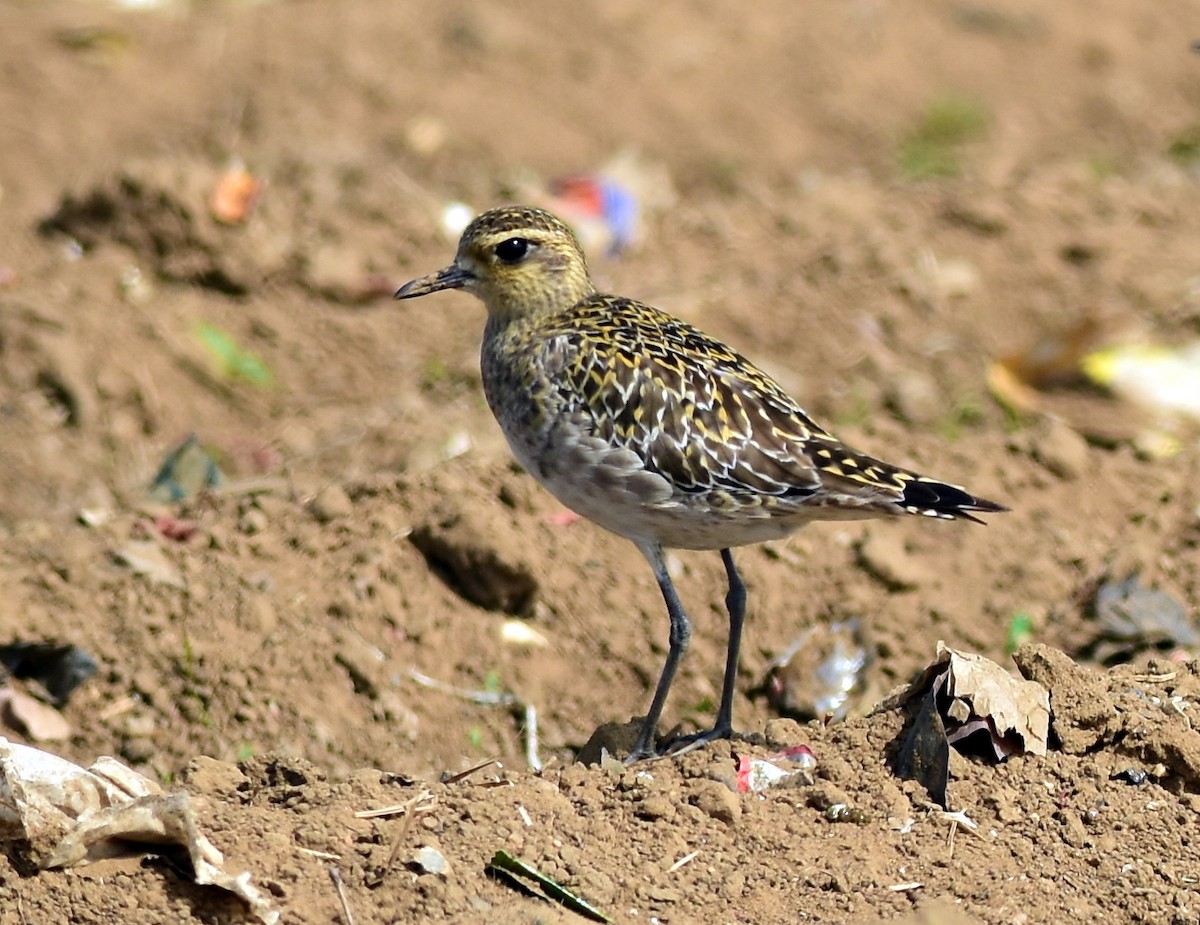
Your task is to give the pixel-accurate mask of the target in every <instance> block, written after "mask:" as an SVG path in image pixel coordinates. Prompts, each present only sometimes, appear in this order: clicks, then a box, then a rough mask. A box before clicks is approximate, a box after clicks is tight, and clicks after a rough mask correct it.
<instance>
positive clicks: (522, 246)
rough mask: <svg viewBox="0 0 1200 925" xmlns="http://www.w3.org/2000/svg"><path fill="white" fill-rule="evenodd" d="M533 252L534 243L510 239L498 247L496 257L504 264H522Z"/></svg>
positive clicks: (522, 239)
mask: <svg viewBox="0 0 1200 925" xmlns="http://www.w3.org/2000/svg"><path fill="white" fill-rule="evenodd" d="M531 250H533V242H532V241H528V240H526V239H525V238H509V239H508V240H507V241H501V242H500V243H499V244H497V245H496V256H497V257H499V258H500V260H501V262H502V263H520V262H521V261H522V260H524V259H525V258H526V257H527V256H528V255H529V252H530V251H531Z"/></svg>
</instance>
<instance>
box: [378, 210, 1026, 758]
mask: <svg viewBox="0 0 1200 925" xmlns="http://www.w3.org/2000/svg"><path fill="white" fill-rule="evenodd" d="M449 289H459V290H462V291H464V292H467V293H470V294H471V295H473V296H476V297H477V298H479V299H480V300H481V301H482V302H483V304H484V307H485V308H486V310H487V319H486V322H485V324H484V330H483V342H482V346H481V349H480V367H481V371H482V379H483V390H484V394H485V396H486V398H487V402H488V405H489V407H490V408H491V411H492V413H493V414H494V415H495V417H496V420H497V421H498V422H499V425H500V428H501V430H502V431H503V432H504V436H505V438H506V439H507V441H508V445H509V447H510V449H511V450H512V453H513V455H514V456H515V457H516V458H517V460H518V461H519V462H520V463H521V465H522V466H523V467H524V468H525V469H526V470H527V471H528V472H529V473H530V474H531V475H533V477H534V478H535V479H536V480H537V481H538V482H540V483H541V484H542V485H543V486H544V487H545V488H546V489H548V490H549V491H550V493H551V494H552V495H554V496H555V497H556V498H558V500H559V501H561V502H562V503H563V504H564V505H566V506H567V507H568V508H570V509H571V510H573V511H575V512H576V513H577V514H580V515H582V516H583V517H585V518H587V519H589V520H591V521H594V522H595V523H597V524H599V525H600V526H601V527H604V528H606V529H607V530H609V531H611V532H613V533H616V534H618V535H619V536H623V537H625V538H627V539H629V540H631V541H632V542H633V543H634V544H635V545H636V546H637V548H638V549H639V550H640V551H641V553H642V555H643V556H644V557H645V558H646V561H647V562H648V563H649V564H650V568H651V570H652V571H653V573H654V578H655V580H656V582H657V583H658V587H659V590H660V591H661V593H662V597H663V601H664V603H665V605H666V609H667V616H668V620H669V633H668V649H667V655H666V660H665V663H664V664H663V668H662V670H661V673H660V674H659V678H658V682H657V684H656V685H655V689H654V694H653V697H652V699H651V702H650V708H649V710H648V711H647V713H646V715H645V718H644V719H643V720H642V723H641V726H640V727H639V730H638V734H637V738H636V739H635V741H634V744H633V746H632V749H631V751H630V754H629V756H628V758H627V761H629V762H630V763H633V762H636V761H639V760H641V759H645V758H651V757H656V756H659V755H661V754H666V753H668V752H669V753H671V754H676V753H678V752H681V751H684V750H690V749H692V748H695V747H699V746H701V745H703V744H705V743H708V742H711V741H715V740H718V739H727V738H730V737H732V736H733V697H734V693H735V686H736V685H735V682H736V676H737V669H738V651H739V648H740V644H741V636H742V626H743V623H744V622H745V616H746V599H747V590H746V585H745V583H744V582H743V580H742V577H741V575H740V573H739V572H738V569H737V566H736V565H735V563H734V557H733V550H734V549H735V548H738V547H741V546H746V545H750V544H754V543H759V542H763V541H766V540H773V539H778V538H781V537H784V536H786V535H788V534H790V533H792V532H793V531H794V530H796V529H798V528H799V527H801V526H803V525H805V524H806V523H808V522H809V521H814V520H848V519H860V518H872V517H887V516H896V515H918V516H924V517H929V518H936V519H941V520H960V519H961V520H971V521H975V522H977V523H982V521H980V520H979V519H978V518H976V517H974V516H973V514H975V513H991V512H1000V511H1005V510H1007V508H1006V507H1004V506H1003V505H1000V504H998V503H996V502H994V501H988V500H987V499H985V498H981V497H979V496H977V495H973V494H971V493H969V492H968V491H966V490H965V489H963V488H961V487H959V486H958V485H952V484H949V483H947V482H942V481H939V480H937V479H933V478H929V477H927V476H924V475H920V474H918V473H916V472H913V471H911V470H908V469H905V468H902V467H900V466H895V465H892V464H890V463H886V462H883V461H881V460H878V459H875V458H873V457H870V456H867V455H865V454H864V453H861V452H859V451H858V450H855V449H852V448H851V447H849V446H847V445H846V444H844V443H842V442H841V441H839V440H838V439H837V438H836V437H834V436H833V435H831V434H830V433H829V432H828V431H826V430H825V429H824V428H822V427H821V426H820V425H819V424H817V423H816V422H815V421H814V420H813V419H812V418H811V417H810V416H809V415H808V414H807V413H806V412H805V411H804V409H803V408H801V407H800V405H799V404H798V403H797V402H796V401H795V400H794V399H793V398H791V397H790V396H789V395H788V393H787V392H786V391H785V390H784V389H783V388H782V387H781V386H780V385H779V383H777V382H776V381H775V380H774V379H772V378H771V377H770V376H769V375H767V374H766V373H764V372H763V371H762V370H760V369H759V368H758V367H757V366H755V365H754V364H753V363H751V362H750V361H749V360H748V359H746V358H745V357H743V356H742V355H741V354H739V353H737V352H736V351H735V350H734V349H732V348H731V347H729V346H727V345H726V344H724V343H722V342H721V341H720V340H718V339H716V338H714V337H711V336H709V335H708V334H705V333H703V332H702V331H700V330H699V329H698V328H696V327H694V326H692V325H691V324H689V323H687V322H686V321H684V320H682V319H680V318H677V317H675V316H673V315H671V314H669V313H667V312H665V311H662V310H660V309H657V308H654V307H653V306H651V305H647V304H645V303H643V302H639V301H636V300H634V299H630V298H625V297H623V296H617V295H609V294H606V293H603V292H600V291H599V290H597V288H596V287H595V285H594V284H593V282H592V279H591V275H590V273H589V270H588V264H587V260H586V258H585V255H584V253H583V250H582V248H581V247H580V244H579V241H578V239H577V238H576V236H575V234H574V233H573V232H572V230H571V228H570V227H569V226H568V225H567V223H566V222H564V221H562V220H561V219H560V218H558V217H557V216H555V215H553V214H552V213H550V212H548V211H546V210H544V209H539V208H534V207H530V206H503V207H499V208H495V209H491V210H489V211H486V212H483V213H482V214H480V215H479V216H478V217H476V218H475V219H473V220H472V221H471V222H470V224H468V225H467V227H466V228H465V229H464V231H463V232H462V236H461V238H460V240H459V243H458V249H457V252H456V254H455V257H454V262H453V263H451V264H450V265H449V266H447V267H445V268H444V269H442V270H438V271H437V272H435V273H431V274H429V275H428V276H423V277H421V278H419V279H414V280H412V281H411V282H408V283H406V284H405V285H403V286H402V287H401V288H400V289H399V290H397V292H396V294H395V298H397V299H413V298H418V297H421V296H426V295H429V294H431V293H434V292H439V291H442V290H449ZM668 549H688V550H719V551H720V554H721V559H722V562H723V563H724V567H725V573H726V580H727V585H728V592H727V594H726V596H725V605H726V609H727V612H728V616H729V637H728V646H727V649H726V657H725V670H724V678H723V683H722V690H721V700H720V703H719V705H718V707H717V713H716V721H715V723H714V724H713V726H712V728H711V729H708V730H707V731H704V732H699V733H693V734H691V735H688V736H679V737H676V738H674V739H672V740H671V741H670V742H668V743H666V745H665V747H664V750H663V751H662V752H660V751H659V747H658V742H657V735H658V732H657V731H658V724H659V720H660V718H661V716H662V712H663V708H664V706H665V704H666V702H667V696H668V693H669V691H670V689H671V684H672V682H673V680H674V678H675V674H676V671H677V669H678V668H679V664H680V661H681V659H682V658H683V655H684V652H685V651H686V650H687V648H688V641H689V639H690V638H691V634H692V625H691V621H690V619H689V618H688V615H687V612H686V611H685V609H684V606H683V604H682V602H681V600H680V597H679V594H678V593H677V591H676V589H675V584H674V582H673V581H672V578H671V575H670V572H669V570H668V567H667V558H666V550H668Z"/></svg>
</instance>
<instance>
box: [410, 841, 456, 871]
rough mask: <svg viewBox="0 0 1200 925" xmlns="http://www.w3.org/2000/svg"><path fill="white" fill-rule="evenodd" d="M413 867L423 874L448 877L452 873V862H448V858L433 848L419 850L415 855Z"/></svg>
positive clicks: (426, 847)
mask: <svg viewBox="0 0 1200 925" xmlns="http://www.w3.org/2000/svg"><path fill="white" fill-rule="evenodd" d="M412 863H413V866H414V867H415V868H417V870H419V871H420V872H421V873H425V874H439V875H442V876H444V875H446V874H448V873H450V862H449V861H447V860H446V856H445V855H444V854H442V852H440V851H438V850H437V848H431V847H429V846H428V845H425V846H424V847H422V848H418V849H417V853H416V854H414V855H413V859H412Z"/></svg>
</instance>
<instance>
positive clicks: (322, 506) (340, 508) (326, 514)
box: [308, 485, 354, 524]
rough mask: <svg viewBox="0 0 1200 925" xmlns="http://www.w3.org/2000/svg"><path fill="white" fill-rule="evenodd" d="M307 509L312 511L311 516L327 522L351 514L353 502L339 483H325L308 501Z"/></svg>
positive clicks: (324, 522)
mask: <svg viewBox="0 0 1200 925" xmlns="http://www.w3.org/2000/svg"><path fill="white" fill-rule="evenodd" d="M308 509H309V511H311V512H312V515H313V517H315V518H317V520H319V521H320V522H321V523H323V524H327V523H329V522H330V521H334V520H338V519H340V518H342V517H348V516H349V515H350V514H352V513H353V512H354V502H352V501H351V500H350V496H349V495H347V494H346V491H345V489H344V488H342V486H341V485H326V486H325V487H324V488H322V489H321V490H320V491H319V492H317V495H316V497H315V498H313V499H312V501H310V502H309V503H308Z"/></svg>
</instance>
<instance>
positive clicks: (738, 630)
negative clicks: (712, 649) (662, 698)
mask: <svg viewBox="0 0 1200 925" xmlns="http://www.w3.org/2000/svg"><path fill="white" fill-rule="evenodd" d="M721 561H722V562H724V563H725V575H726V577H727V578H728V579H729V591H728V592H727V593H726V595H725V608H726V609H727V610H728V611H729V647H728V648H727V649H726V650H725V681H724V684H723V685H722V687H721V705H720V706H719V707H718V708H717V722H716V724H715V725H714V726H713V727H712V729H709V730H708V731H707V732H696V733H693V734H692V735H686V736H680V737H679V738H677V739H675V741H673V742H672V743H671V753H672V754H675V755H682V754H684V753H686V752H690V751H691V750H692V749H694V748H699V747H700V746H701V745H704V744H705V743H706V742H715V741H716V740H717V739H728V738H731V737H732V736H733V692H734V689H735V688H736V687H737V668H738V652H739V650H740V649H741V647H742V624H743V623H745V622H746V585H745V583H744V582H743V581H742V576H741V575H739V574H738V570H737V566H736V565H734V564H733V553H732V552H730V551H729V550H728V549H722V550H721Z"/></svg>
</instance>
